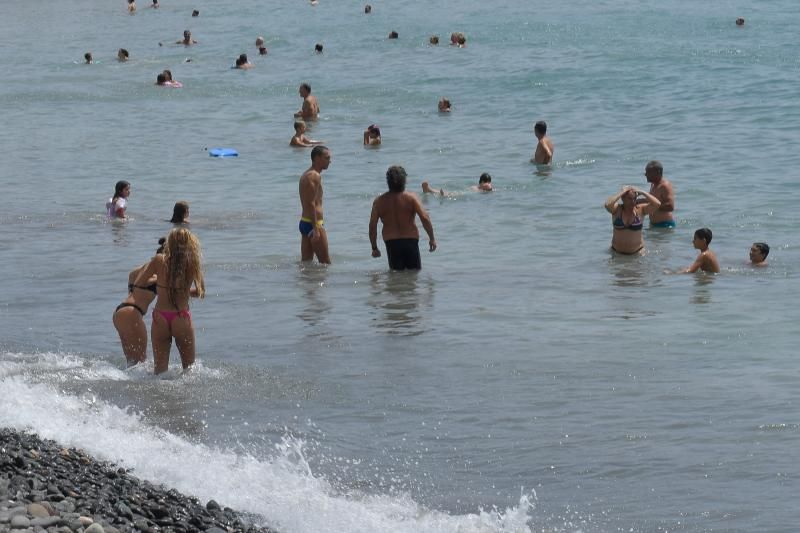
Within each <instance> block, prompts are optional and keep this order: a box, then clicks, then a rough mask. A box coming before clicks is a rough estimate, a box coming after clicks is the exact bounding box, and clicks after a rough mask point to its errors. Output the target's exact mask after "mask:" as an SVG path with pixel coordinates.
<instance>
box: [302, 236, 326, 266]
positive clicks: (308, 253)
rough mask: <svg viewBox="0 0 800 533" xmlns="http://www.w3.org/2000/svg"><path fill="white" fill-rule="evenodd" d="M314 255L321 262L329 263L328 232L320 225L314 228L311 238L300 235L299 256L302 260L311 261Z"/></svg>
mask: <svg viewBox="0 0 800 533" xmlns="http://www.w3.org/2000/svg"><path fill="white" fill-rule="evenodd" d="M315 255H316V256H317V261H319V262H320V263H321V264H323V265H330V264H331V256H330V255H329V254H328V233H327V232H326V231H325V228H322V227H317V228H315V229H314V238H313V239H312V238H309V237H306V236H305V235H302V236H301V237H300V258H301V259H302V260H303V261H311V260H312V259H314V256H315Z"/></svg>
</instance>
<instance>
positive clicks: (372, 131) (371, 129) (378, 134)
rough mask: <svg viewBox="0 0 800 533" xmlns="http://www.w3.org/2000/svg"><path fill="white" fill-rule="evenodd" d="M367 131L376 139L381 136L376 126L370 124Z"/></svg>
mask: <svg viewBox="0 0 800 533" xmlns="http://www.w3.org/2000/svg"><path fill="white" fill-rule="evenodd" d="M367 131H369V132H371V133H374V134H375V135H377V136H378V137H380V136H381V129H380V128H379V127H378V125H377V124H370V125H369V127H368V128H367Z"/></svg>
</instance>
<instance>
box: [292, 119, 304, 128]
mask: <svg viewBox="0 0 800 533" xmlns="http://www.w3.org/2000/svg"><path fill="white" fill-rule="evenodd" d="M305 125H306V123H305V122H303V121H302V120H296V121H295V122H294V129H298V128H302V127H303V126H305Z"/></svg>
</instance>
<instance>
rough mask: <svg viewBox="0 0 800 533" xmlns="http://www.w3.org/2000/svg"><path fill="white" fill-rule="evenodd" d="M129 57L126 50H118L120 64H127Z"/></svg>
mask: <svg viewBox="0 0 800 533" xmlns="http://www.w3.org/2000/svg"><path fill="white" fill-rule="evenodd" d="M129 57H130V54H129V53H128V51H127V50H125V49H124V48H120V49H119V50H117V61H119V62H120V63H124V62H126V61H127V60H128V58H129Z"/></svg>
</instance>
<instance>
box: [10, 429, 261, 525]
mask: <svg viewBox="0 0 800 533" xmlns="http://www.w3.org/2000/svg"><path fill="white" fill-rule="evenodd" d="M5 531H13V532H15V533H18V532H24V531H30V532H42V531H47V532H51V533H56V532H58V533H104V532H105V533H116V532H121V533H127V532H135V531H143V532H156V531H174V532H177V533H181V532H186V533H195V532H201V531H203V532H209V533H224V532H246V533H274V531H273V530H271V529H268V528H263V527H256V526H254V525H253V524H252V522H251V521H249V520H248V517H247V516H246V515H244V514H242V513H237V512H235V511H234V510H232V509H230V508H228V507H222V506H220V505H219V504H218V503H217V502H215V501H214V500H210V501H209V502H207V503H206V504H205V505H203V504H201V503H200V502H199V501H198V500H197V499H196V498H192V497H189V496H184V495H182V494H180V493H179V492H177V491H176V490H170V489H166V488H164V487H162V486H157V485H153V484H152V483H149V482H147V481H142V480H140V479H137V478H136V477H134V476H132V475H130V474H129V473H128V472H127V471H126V470H125V469H124V468H119V467H117V466H115V465H114V464H112V463H106V462H103V461H97V460H95V459H93V458H92V457H90V456H89V455H87V454H86V453H84V452H82V451H81V450H77V449H75V448H69V449H67V448H64V447H62V446H60V445H59V444H57V443H56V442H54V441H50V440H42V439H40V438H39V437H38V436H36V435H33V434H30V433H20V432H17V431H14V430H11V429H4V428H0V532H5Z"/></svg>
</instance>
